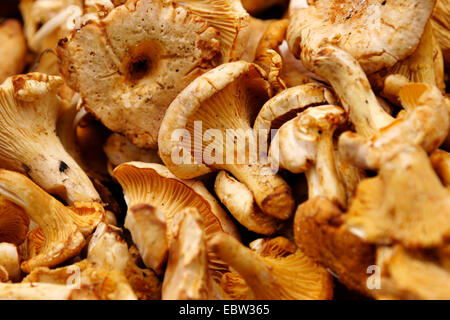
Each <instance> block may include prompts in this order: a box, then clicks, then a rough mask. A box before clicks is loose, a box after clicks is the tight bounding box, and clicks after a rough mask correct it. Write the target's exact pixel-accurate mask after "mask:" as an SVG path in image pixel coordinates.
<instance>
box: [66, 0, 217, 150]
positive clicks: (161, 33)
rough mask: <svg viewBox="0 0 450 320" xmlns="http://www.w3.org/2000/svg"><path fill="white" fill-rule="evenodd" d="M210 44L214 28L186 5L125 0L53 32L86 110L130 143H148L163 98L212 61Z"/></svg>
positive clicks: (153, 141) (154, 133)
mask: <svg viewBox="0 0 450 320" xmlns="http://www.w3.org/2000/svg"><path fill="white" fill-rule="evenodd" d="M218 48H219V40H218V33H217V31H216V30H215V29H214V28H212V27H210V26H209V25H208V23H207V22H206V21H204V20H203V19H201V18H199V17H197V16H195V15H194V14H192V13H191V12H190V11H188V10H187V9H184V8H183V7H180V6H178V5H174V4H173V3H171V2H166V1H164V2H163V1H161V0H158V1H149V0H133V1H129V2H127V4H126V5H123V6H119V7H117V8H115V9H114V10H112V11H111V12H110V13H109V15H108V16H107V17H106V18H104V19H101V20H99V21H90V22H88V23H86V24H84V25H83V26H82V27H81V29H79V30H77V31H76V32H73V33H72V34H71V35H70V36H69V38H68V39H63V40H61V41H60V43H59V46H58V48H57V53H58V56H59V57H60V59H61V60H62V62H61V65H60V71H61V73H62V74H63V76H64V78H65V79H66V81H67V83H68V85H69V86H70V87H71V88H73V89H74V90H75V91H78V92H80V94H81V96H82V97H83V100H84V101H85V103H86V108H87V109H88V110H89V111H90V112H92V113H93V114H94V115H95V116H96V117H97V118H98V119H99V120H100V121H101V122H102V123H103V124H104V125H105V126H106V127H108V128H109V129H111V130H112V131H115V132H119V133H122V134H124V135H126V136H127V137H128V138H129V139H130V140H131V141H132V142H133V143H134V144H136V145H137V146H139V147H150V148H156V145H157V138H158V137H157V134H158V130H159V127H160V124H161V121H162V119H163V117H164V114H165V112H166V109H167V108H168V106H169V104H170V103H171V102H172V100H173V99H175V97H176V96H177V94H178V93H179V92H180V91H182V90H183V89H184V88H185V87H186V86H187V85H188V84H189V83H190V82H192V81H193V80H194V79H195V78H196V77H198V76H199V75H201V74H202V73H204V72H205V71H206V70H208V69H210V68H212V67H214V65H215V63H216V62H215V60H216V59H217V56H218V54H219V49H218ZM111 88H114V90H111Z"/></svg>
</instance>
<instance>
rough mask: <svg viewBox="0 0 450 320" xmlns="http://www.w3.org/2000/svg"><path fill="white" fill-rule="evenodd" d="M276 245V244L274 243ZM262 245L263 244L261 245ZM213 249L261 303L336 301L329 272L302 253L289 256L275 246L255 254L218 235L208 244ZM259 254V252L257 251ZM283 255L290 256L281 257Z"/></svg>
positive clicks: (230, 238) (226, 236)
mask: <svg viewBox="0 0 450 320" xmlns="http://www.w3.org/2000/svg"><path fill="white" fill-rule="evenodd" d="M274 241H276V240H274ZM258 244H260V243H258ZM208 245H209V246H210V247H211V249H212V250H213V251H214V252H215V253H216V254H217V255H218V256H219V257H221V258H222V259H223V260H224V261H226V262H227V263H228V264H229V265H230V266H231V267H233V268H234V269H236V271H237V272H238V273H239V274H240V275H241V276H242V278H244V280H245V282H246V283H247V285H248V286H249V287H250V289H251V291H252V292H253V294H254V298H255V299H257V300H309V299H329V298H331V297H332V290H331V278H330V275H329V274H328V272H327V271H326V270H325V269H323V268H322V267H320V266H318V265H317V264H315V262H313V260H311V259H309V258H308V257H306V256H305V255H304V254H303V252H302V251H300V250H296V249H297V248H296V247H295V246H294V247H295V252H293V253H291V254H289V251H290V250H288V251H285V248H283V246H281V248H280V247H279V245H278V246H275V248H272V249H275V250H271V249H270V248H268V250H267V251H266V252H264V251H265V250H264V249H263V250H262V251H263V252H261V251H260V252H259V253H255V252H254V251H252V250H250V249H249V248H247V247H245V246H244V245H242V244H241V243H240V242H239V241H237V240H236V239H234V238H232V237H230V236H228V235H226V234H217V235H215V236H214V238H212V239H211V241H210V242H209V243H208ZM276 247H278V248H276ZM257 250H258V249H257ZM277 251H278V253H280V251H281V252H283V251H284V253H286V254H287V256H285V255H284V254H281V256H280V255H278V254H277Z"/></svg>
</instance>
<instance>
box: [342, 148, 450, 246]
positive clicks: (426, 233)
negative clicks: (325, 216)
mask: <svg viewBox="0 0 450 320" xmlns="http://www.w3.org/2000/svg"><path fill="white" fill-rule="evenodd" d="M345 224H346V226H347V227H348V228H349V229H350V230H351V232H352V233H354V234H355V235H357V236H359V237H361V238H362V239H363V240H365V241H367V242H369V243H374V244H391V243H393V242H398V243H401V244H402V245H403V246H405V247H408V248H430V247H436V246H440V245H442V244H443V243H445V242H446V241H447V240H448V237H449V236H450V190H449V189H448V188H445V187H444V186H443V185H442V182H441V181H440V179H439V177H438V176H437V175H436V173H435V171H434V170H433V167H432V165H431V162H430V160H429V158H428V155H427V154H426V152H425V151H424V150H423V149H421V148H420V147H417V146H416V147H414V146H409V147H405V148H404V149H403V150H399V151H398V152H397V154H396V155H394V156H392V157H391V158H390V159H389V160H387V161H386V162H384V163H383V165H382V166H381V168H380V170H379V173H378V176H376V177H374V178H370V179H366V180H363V181H361V183H360V184H359V185H358V188H357V190H356V192H355V195H354V197H353V199H352V200H351V205H350V207H349V209H348V212H347V214H346V216H345Z"/></svg>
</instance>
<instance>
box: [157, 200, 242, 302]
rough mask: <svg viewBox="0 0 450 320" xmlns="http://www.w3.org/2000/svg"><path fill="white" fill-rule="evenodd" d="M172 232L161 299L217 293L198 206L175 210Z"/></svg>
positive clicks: (214, 295) (214, 296) (209, 296)
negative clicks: (176, 211)
mask: <svg viewBox="0 0 450 320" xmlns="http://www.w3.org/2000/svg"><path fill="white" fill-rule="evenodd" d="M172 234H173V239H172V241H171V244H170V249H169V260H168V262H167V268H166V272H165V274H164V281H163V286H162V299H163V300H209V299H217V295H218V294H219V293H218V292H216V289H215V287H214V280H213V279H212V277H211V276H212V274H211V271H210V269H209V262H208V248H207V245H206V243H207V236H206V233H205V228H204V225H203V218H202V216H201V215H200V214H199V212H198V210H197V209H196V208H194V207H193V208H186V209H184V210H182V211H180V212H178V213H177V214H175V216H174V221H173V231H172ZM233 239H234V238H233Z"/></svg>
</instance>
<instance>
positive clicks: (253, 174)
mask: <svg viewBox="0 0 450 320" xmlns="http://www.w3.org/2000/svg"><path fill="white" fill-rule="evenodd" d="M224 169H225V170H227V171H229V172H231V174H233V175H234V176H235V177H236V179H238V180H239V181H241V182H243V183H244V184H246V185H247V187H248V188H249V189H250V190H251V191H252V193H253V195H254V197H255V201H256V203H257V204H258V206H259V207H260V208H261V210H262V211H263V212H264V213H266V214H268V215H271V216H273V217H275V218H278V219H281V220H286V219H289V217H290V216H291V215H292V212H293V210H294V204H295V202H294V199H293V198H292V194H291V188H290V187H289V185H288V184H287V183H286V182H285V181H284V180H283V179H282V178H281V177H280V176H278V175H276V174H273V173H271V171H270V168H268V167H267V168H265V167H263V166H261V165H237V164H234V165H231V164H230V165H224ZM264 169H267V170H264Z"/></svg>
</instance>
